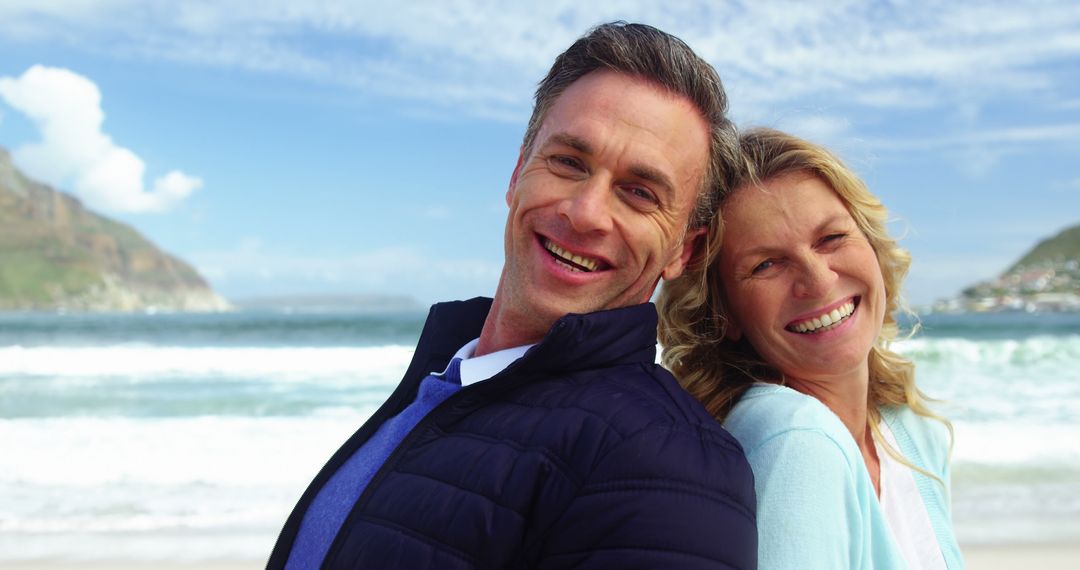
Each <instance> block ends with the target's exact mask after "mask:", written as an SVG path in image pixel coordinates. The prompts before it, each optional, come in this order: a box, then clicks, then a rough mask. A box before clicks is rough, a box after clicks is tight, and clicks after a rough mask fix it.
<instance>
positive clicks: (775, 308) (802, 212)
mask: <svg viewBox="0 0 1080 570" xmlns="http://www.w3.org/2000/svg"><path fill="white" fill-rule="evenodd" d="M721 212H722V216H723V220H724V240H723V245H722V247H721V249H720V260H719V261H718V263H719V269H720V276H721V283H722V284H723V287H724V293H725V299H726V300H727V306H728V307H729V313H730V315H729V316H730V317H731V323H730V325H729V329H728V337H729V338H731V339H733V340H736V339H738V338H741V337H742V336H743V335H745V336H746V338H747V340H749V342H750V344H751V345H753V347H754V349H755V350H757V352H758V354H759V355H761V357H762V358H763V359H764V360H765V361H766V362H767V363H768V364H769V365H771V366H773V367H774V368H776V369H777V370H779V371H780V372H782V373H784V375H785V376H786V377H788V378H789V379H792V380H801V381H804V382H817V381H831V380H834V379H836V378H841V377H856V378H861V379H863V380H865V379H868V378H869V371H868V368H867V358H868V356H869V354H870V349H871V347H872V346H873V344H874V341H875V339H876V338H877V336H878V333H879V332H880V330H881V324H882V321H883V319H884V316H885V312H884V311H885V285H884V282H883V280H882V277H881V268H880V266H879V264H878V260H877V255H875V253H874V250H873V248H872V247H871V246H870V243H869V242H868V241H867V239H866V237H865V236H864V235H863V233H862V231H860V230H859V228H858V226H857V225H856V224H855V220H854V219H852V217H851V214H849V213H848V211H847V208H845V207H844V204H843V202H841V201H840V198H839V196H837V194H836V193H835V192H834V191H833V190H832V188H830V187H829V186H828V185H827V184H826V183H825V182H823V181H822V180H821V179H819V178H818V177H817V176H814V175H812V174H809V173H806V172H795V173H791V174H786V175H782V176H778V177H776V178H773V179H771V180H768V181H766V182H765V184H763V185H762V186H760V187H759V186H744V187H742V188H740V189H738V190H736V191H735V193H734V195H732V196H731V197H730V198H729V199H728V200H727V201H726V202H725V203H724V204H723V206H722V208H721ZM858 375H861V376H858Z"/></svg>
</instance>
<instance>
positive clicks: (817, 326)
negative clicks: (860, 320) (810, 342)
mask: <svg viewBox="0 0 1080 570" xmlns="http://www.w3.org/2000/svg"><path fill="white" fill-rule="evenodd" d="M853 312H855V302H854V301H848V302H847V303H844V304H843V305H840V306H839V307H837V308H835V309H833V310H832V311H831V312H828V313H825V314H824V315H821V316H820V317H814V318H812V319H809V320H806V321H803V322H801V323H796V324H794V325H791V326H790V327H788V328H789V329H791V330H793V331H795V332H799V333H812V332H824V331H825V330H829V329H831V328H833V327H835V326H836V325H838V324H840V321H843V320H844V319H846V318H848V317H850V316H851V313H853Z"/></svg>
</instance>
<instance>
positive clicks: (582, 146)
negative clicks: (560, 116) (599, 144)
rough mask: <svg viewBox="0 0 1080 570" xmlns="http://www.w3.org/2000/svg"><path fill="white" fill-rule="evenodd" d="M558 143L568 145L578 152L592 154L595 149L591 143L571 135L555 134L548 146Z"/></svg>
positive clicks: (549, 140)
mask: <svg viewBox="0 0 1080 570" xmlns="http://www.w3.org/2000/svg"><path fill="white" fill-rule="evenodd" d="M551 143H556V144H561V145H566V146H568V147H570V148H572V149H574V150H576V151H578V152H581V153H584V154H592V153H593V147H592V145H591V144H589V141H587V140H585V139H583V138H581V137H579V136H576V135H572V134H570V133H555V134H553V135H551V137H549V138H548V144H551Z"/></svg>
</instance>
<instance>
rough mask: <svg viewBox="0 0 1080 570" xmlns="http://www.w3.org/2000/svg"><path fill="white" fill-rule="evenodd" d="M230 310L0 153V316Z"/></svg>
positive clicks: (181, 269) (148, 247)
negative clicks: (16, 312) (5, 313)
mask: <svg viewBox="0 0 1080 570" xmlns="http://www.w3.org/2000/svg"><path fill="white" fill-rule="evenodd" d="M228 308H229V304H228V302H226V301H225V300H224V299H223V298H221V297H220V296H219V295H217V294H216V293H215V292H214V291H213V290H212V289H211V288H210V286H209V285H207V283H206V281H205V280H204V279H203V278H202V277H201V276H199V274H198V273H197V272H196V271H195V270H194V269H193V268H192V267H191V266H190V265H188V264H187V263H185V262H183V261H181V260H180V259H177V258H176V257H173V256H171V255H169V254H167V253H164V252H162V251H160V250H159V249H158V248H157V247H155V246H154V245H153V244H152V243H150V242H149V241H148V240H146V238H144V237H142V236H141V235H139V233H138V232H137V231H135V229H133V228H132V227H131V226H128V225H126V224H123V223H120V222H116V221H113V220H110V219H108V218H105V217H103V216H100V215H98V214H95V213H94V212H91V211H90V210H88V209H86V208H85V207H84V206H83V205H82V203H81V202H79V200H77V199H76V198H74V197H72V196H69V195H68V194H65V193H63V192H60V191H57V190H56V189H54V188H51V187H49V186H46V185H44V184H40V183H38V182H35V181H33V180H30V179H29V178H27V177H26V176H25V175H23V174H22V173H21V172H19V170H18V169H16V168H15V167H14V165H12V163H11V156H10V155H9V154H8V152H7V151H6V150H4V149H3V148H0V310H50V311H52V310H69V311H145V310H162V311H220V310H226V309H228Z"/></svg>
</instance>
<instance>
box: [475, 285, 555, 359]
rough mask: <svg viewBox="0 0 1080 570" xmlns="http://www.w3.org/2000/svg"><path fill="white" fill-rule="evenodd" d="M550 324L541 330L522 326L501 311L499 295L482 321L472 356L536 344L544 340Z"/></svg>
mask: <svg viewBox="0 0 1080 570" xmlns="http://www.w3.org/2000/svg"><path fill="white" fill-rule="evenodd" d="M549 328H551V323H548V326H547V327H545V328H544V329H543V330H534V329H536V326H535V325H534V326H532V327H529V326H523V323H521V322H519V320H518V319H515V318H513V317H512V316H510V315H508V314H507V312H506V311H504V310H502V306H501V303H500V301H499V295H498V294H496V295H495V299H494V300H493V301H492V303H491V311H490V312H488V315H487V318H486V319H485V320H484V328H483V329H482V330H481V331H480V340H479V342H478V343H477V345H476V352H475V353H474V356H483V355H485V354H491V353H493V352H498V351H500V350H504V349H507V348H513V347H515V346H522V345H525V344H536V343H538V342H540V340H541V339H543V338H544V335H545V334H547V331H548V329H549Z"/></svg>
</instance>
